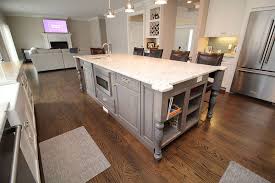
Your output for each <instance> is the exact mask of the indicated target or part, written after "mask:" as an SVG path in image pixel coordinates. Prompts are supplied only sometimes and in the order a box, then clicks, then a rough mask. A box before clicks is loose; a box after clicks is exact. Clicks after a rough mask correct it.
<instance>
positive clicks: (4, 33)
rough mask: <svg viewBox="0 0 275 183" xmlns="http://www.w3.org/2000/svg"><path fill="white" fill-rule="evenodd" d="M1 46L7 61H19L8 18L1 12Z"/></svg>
mask: <svg viewBox="0 0 275 183" xmlns="http://www.w3.org/2000/svg"><path fill="white" fill-rule="evenodd" d="M0 37H1V38H0V47H1V53H2V54H1V55H2V57H3V59H4V60H5V61H12V62H18V61H19V59H18V55H17V53H16V49H15V45H14V41H13V38H12V35H11V31H10V28H9V26H8V24H7V20H6V18H5V17H4V16H3V15H2V14H1V12H0Z"/></svg>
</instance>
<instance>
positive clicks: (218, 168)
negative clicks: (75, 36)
mask: <svg viewBox="0 0 275 183" xmlns="http://www.w3.org/2000/svg"><path fill="white" fill-rule="evenodd" d="M39 82H40V83H39V85H40V88H39V90H36V92H37V93H39V94H40V97H39V98H37V99H36V104H35V109H36V118H37V130H38V141H39V142H42V141H44V140H47V139H49V138H52V137H55V136H57V135H60V134H62V133H65V132H67V131H69V130H72V129H75V128H77V127H80V126H84V127H85V128H86V129H87V131H88V132H89V134H90V135H91V136H92V138H93V139H94V141H95V142H96V143H97V145H98V146H99V147H100V149H101V150H102V152H103V153H104V154H105V156H106V158H107V159H108V160H109V162H110V163H111V167H110V168H109V169H107V170H106V171H104V172H103V173H101V174H99V175H98V176H96V177H95V178H93V179H92V180H90V182H150V183H153V182H158V183H161V182H218V181H219V179H220V178H221V176H222V175H223V173H224V171H225V169H226V168H227V166H228V163H229V161H231V160H233V161H236V162H238V163H240V164H241V165H243V166H245V167H247V168H248V169H250V170H252V171H253V172H255V173H257V174H259V175H260V176H262V177H264V178H266V179H267V180H270V181H272V182H275V130H274V129H275V110H274V109H275V108H274V106H272V105H271V104H268V103H265V102H262V101H258V100H255V99H251V98H248V97H243V96H239V95H230V94H224V95H220V96H219V97H218V102H217V105H216V108H215V111H214V117H213V119H212V120H211V122H209V121H206V120H205V116H206V107H205V108H204V112H203V115H202V117H201V119H202V121H201V123H200V125H199V126H198V127H195V128H193V129H191V130H190V131H189V132H188V133H187V134H184V135H183V136H181V137H180V138H178V139H177V140H176V141H175V142H174V143H172V144H171V145H169V146H167V147H166V148H165V149H164V153H163V159H162V160H161V161H160V162H156V161H154V159H153V156H152V154H151V152H149V151H148V150H147V149H146V148H145V147H144V146H143V145H142V144H141V143H139V141H138V140H137V139H136V138H135V137H133V136H132V135H131V134H130V133H129V132H128V131H127V130H125V129H124V128H123V127H122V126H121V125H120V124H119V123H118V122H116V121H115V120H114V119H113V118H112V117H110V116H109V115H107V114H105V113H104V112H103V111H102V108H101V107H100V106H99V105H98V104H96V103H95V102H94V101H93V100H92V99H90V98H89V97H88V96H87V95H86V94H83V93H81V92H80V90H79V82H78V80H77V74H76V71H75V70H64V71H54V72H46V73H40V74H39Z"/></svg>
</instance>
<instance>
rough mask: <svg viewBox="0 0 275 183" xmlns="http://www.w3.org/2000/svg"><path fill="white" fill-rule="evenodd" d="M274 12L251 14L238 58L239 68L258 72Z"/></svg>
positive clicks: (255, 12) (272, 22)
mask: <svg viewBox="0 0 275 183" xmlns="http://www.w3.org/2000/svg"><path fill="white" fill-rule="evenodd" d="M273 14H274V11H254V12H251V14H250V17H249V22H248V25H247V30H246V34H245V38H244V42H243V46H242V50H241V53H240V58H239V64H238V66H239V67H242V68H249V69H257V70H260V69H261V67H262V63H263V56H264V54H265V53H266V48H267V47H266V45H267V42H268V40H269V36H270V31H271V28H272V27H273V25H274V21H273Z"/></svg>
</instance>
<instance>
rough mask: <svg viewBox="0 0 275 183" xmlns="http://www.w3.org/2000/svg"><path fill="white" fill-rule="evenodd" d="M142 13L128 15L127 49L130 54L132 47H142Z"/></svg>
mask: <svg viewBox="0 0 275 183" xmlns="http://www.w3.org/2000/svg"><path fill="white" fill-rule="evenodd" d="M143 32H144V31H143V14H140V15H134V16H129V17H128V39H129V40H128V44H129V45H128V46H129V47H128V49H129V50H128V51H129V54H132V53H133V51H134V47H139V48H140V47H143V41H144V40H143V37H144V35H143Z"/></svg>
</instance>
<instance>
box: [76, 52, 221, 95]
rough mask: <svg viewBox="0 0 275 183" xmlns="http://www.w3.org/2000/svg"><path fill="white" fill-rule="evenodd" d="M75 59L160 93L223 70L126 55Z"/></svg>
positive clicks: (214, 67)
mask: <svg viewBox="0 0 275 183" xmlns="http://www.w3.org/2000/svg"><path fill="white" fill-rule="evenodd" d="M75 57H76V58H79V59H81V60H84V61H87V62H90V63H93V64H95V65H98V66H101V67H103V68H106V69H109V70H111V71H114V72H117V73H120V74H122V75H125V76H128V77H130V78H133V79H136V80H138V81H141V82H144V83H147V84H150V85H151V86H152V89H154V90H157V91H160V92H166V91H169V90H172V89H173V85H175V84H178V83H181V82H184V81H187V80H190V79H193V78H197V77H199V76H202V75H205V74H208V73H211V72H214V71H217V70H225V69H226V67H223V66H209V65H202V64H195V63H187V62H180V61H173V60H168V59H158V58H152V57H144V56H136V55H127V54H111V55H110V56H109V57H108V56H106V55H83V56H75Z"/></svg>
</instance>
